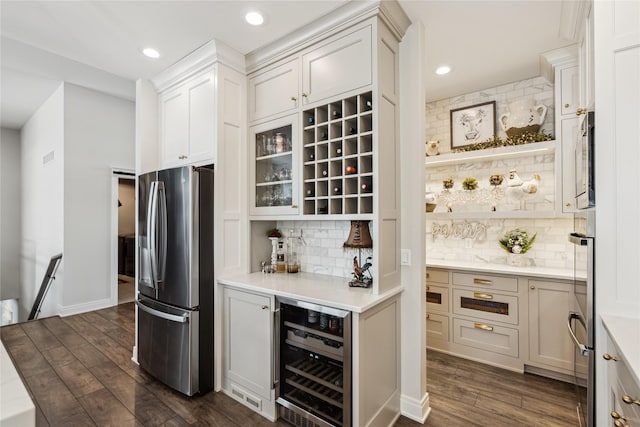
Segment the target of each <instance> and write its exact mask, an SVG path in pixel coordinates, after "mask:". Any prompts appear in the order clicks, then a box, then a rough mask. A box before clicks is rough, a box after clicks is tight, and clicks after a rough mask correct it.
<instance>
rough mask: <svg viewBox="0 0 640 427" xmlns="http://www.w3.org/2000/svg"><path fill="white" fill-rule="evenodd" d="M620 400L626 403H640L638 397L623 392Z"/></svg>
mask: <svg viewBox="0 0 640 427" xmlns="http://www.w3.org/2000/svg"><path fill="white" fill-rule="evenodd" d="M622 401H623V402H624V403H626V404H627V405H640V399H634V398H633V397H631V396H629V395H628V394H625V395H624V396H622Z"/></svg>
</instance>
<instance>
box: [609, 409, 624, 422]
mask: <svg viewBox="0 0 640 427" xmlns="http://www.w3.org/2000/svg"><path fill="white" fill-rule="evenodd" d="M611 418H613V419H614V420H626V419H627V417H625V416H624V415H621V414H619V413H617V412H616V411H611Z"/></svg>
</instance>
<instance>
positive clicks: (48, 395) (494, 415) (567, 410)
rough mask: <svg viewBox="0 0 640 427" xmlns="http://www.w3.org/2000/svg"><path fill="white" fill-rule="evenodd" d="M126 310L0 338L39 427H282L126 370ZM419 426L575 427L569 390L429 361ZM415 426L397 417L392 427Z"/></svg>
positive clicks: (130, 320) (223, 401) (461, 363)
mask: <svg viewBox="0 0 640 427" xmlns="http://www.w3.org/2000/svg"><path fill="white" fill-rule="evenodd" d="M134 327H135V326H134V308H133V303H127V304H122V305H119V306H116V307H112V308H108V309H104V310H99V311H95V312H90V313H84V314H79V315H76V316H69V317H65V318H60V317H50V318H46V319H39V320H36V321H31V322H27V323H22V324H17V325H10V326H4V327H2V328H0V337H1V338H2V341H3V343H4V345H5V347H6V348H7V351H8V352H9V354H10V356H11V358H12V359H13V362H14V364H15V365H16V368H17V370H18V372H19V373H20V375H21V377H22V379H23V382H24V383H25V385H26V387H27V390H28V391H29V393H30V395H31V397H32V399H33V401H34V402H35V405H36V425H37V426H95V425H98V426H188V425H213V426H224V427H237V426H242V427H245V426H258V427H260V426H274V425H275V426H286V425H288V424H286V423H285V422H282V421H279V422H277V423H271V422H269V421H268V420H266V419H265V418H263V417H261V416H260V415H258V414H256V413H255V412H253V411H251V410H250V409H248V408H245V407H244V406H243V405H241V404H240V403H238V402H236V401H235V400H233V399H231V398H229V397H228V396H226V395H224V394H223V393H208V394H206V395H205V396H196V397H193V398H187V397H185V396H183V395H181V394H179V393H177V392H175V391H173V390H171V389H169V388H167V387H166V386H164V385H163V384H161V383H159V382H157V381H155V380H154V379H153V378H151V377H150V376H149V375H147V374H146V373H145V372H144V371H143V370H141V369H140V368H139V367H138V366H137V365H136V364H135V363H133V362H132V361H131V350H132V348H133V341H134ZM427 388H428V391H429V397H430V404H431V408H432V410H431V414H430V415H429V418H428V420H427V423H426V424H425V425H427V426H431V427H440V426H447V427H456V426H483V427H484V426H492V427H493V426H514V425H517V426H577V425H578V421H577V418H576V415H575V409H574V406H573V397H574V393H573V388H572V387H571V386H570V385H568V384H565V383H562V382H558V381H554V380H550V379H546V378H542V377H537V376H535V375H521V374H517V373H513V372H509V371H505V370H502V369H499V368H493V367H490V366H486V365H483V364H480V363H476V362H471V361H467V360H464V359H459V358H456V357H452V356H448V355H444V354H441V353H437V352H432V351H429V352H428V355H427ZM417 425H419V424H418V423H416V422H413V421H410V420H408V419H407V418H404V417H401V418H400V419H399V420H398V422H397V423H396V426H399V427H409V426H417Z"/></svg>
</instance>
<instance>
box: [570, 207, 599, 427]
mask: <svg viewBox="0 0 640 427" xmlns="http://www.w3.org/2000/svg"><path fill="white" fill-rule="evenodd" d="M594 236H595V211H594V210H593V209H586V210H583V211H580V212H577V213H576V214H575V215H574V232H572V233H571V234H569V241H570V242H571V243H573V244H574V266H575V271H574V294H575V298H576V306H577V308H578V310H577V311H575V312H570V313H569V316H568V320H567V326H568V330H569V335H570V337H571V339H572V340H573V341H574V343H575V346H576V347H575V348H576V353H575V358H576V361H577V360H579V359H580V358H584V357H586V358H588V361H587V383H586V388H585V387H582V386H581V384H580V383H579V381H578V374H577V372H576V374H575V377H576V378H575V386H576V397H577V406H578V413H579V415H580V423H581V426H585V427H594V426H595V355H594V348H595V320H594V313H595V301H594V295H595V293H594V290H595V286H596V283H595V250H596V246H595V237H594ZM574 365H576V364H574ZM574 369H576V368H574Z"/></svg>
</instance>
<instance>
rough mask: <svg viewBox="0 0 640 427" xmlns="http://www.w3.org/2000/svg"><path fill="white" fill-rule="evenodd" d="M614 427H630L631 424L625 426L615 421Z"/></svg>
mask: <svg viewBox="0 0 640 427" xmlns="http://www.w3.org/2000/svg"><path fill="white" fill-rule="evenodd" d="M613 425H614V426H616V427H629V424H625V423H623V422H622V421H620V420H615V421H614V422H613Z"/></svg>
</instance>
